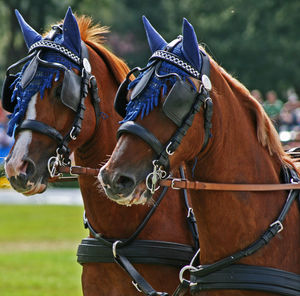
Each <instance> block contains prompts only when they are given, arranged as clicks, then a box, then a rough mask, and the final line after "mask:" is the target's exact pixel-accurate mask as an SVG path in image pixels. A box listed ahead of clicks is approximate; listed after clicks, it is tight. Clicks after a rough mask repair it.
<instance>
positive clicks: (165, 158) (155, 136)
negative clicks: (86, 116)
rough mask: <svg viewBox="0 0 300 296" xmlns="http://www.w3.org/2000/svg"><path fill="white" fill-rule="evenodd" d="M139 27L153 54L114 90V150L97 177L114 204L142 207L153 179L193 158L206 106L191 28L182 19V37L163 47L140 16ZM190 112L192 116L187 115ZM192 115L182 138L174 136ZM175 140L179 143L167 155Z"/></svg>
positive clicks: (205, 84) (200, 56)
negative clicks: (116, 123)
mask: <svg viewBox="0 0 300 296" xmlns="http://www.w3.org/2000/svg"><path fill="white" fill-rule="evenodd" d="M144 24H145V29H146V33H147V37H148V41H149V45H150V48H151V50H152V52H153V55H152V57H151V58H150V60H149V63H148V65H147V67H145V68H144V69H141V74H140V75H139V76H138V77H137V79H135V80H134V81H130V80H129V76H130V73H129V74H128V76H127V79H126V80H125V81H124V82H123V85H122V86H121V87H120V88H119V91H118V94H117V96H116V109H117V111H118V112H119V113H120V114H121V115H123V117H124V119H123V121H122V123H123V124H122V125H121V127H120V129H119V131H118V137H119V141H118V143H117V146H116V148H115V150H114V152H113V154H112V156H111V158H110V160H109V162H108V163H107V164H106V165H105V166H104V167H103V168H102V169H101V173H100V175H99V176H100V181H101V183H102V185H103V187H104V189H105V191H106V193H107V195H108V196H109V197H110V198H111V199H114V200H115V201H117V202H119V203H144V202H145V201H146V200H147V199H148V198H149V196H151V194H153V192H154V190H156V188H157V184H153V183H155V181H154V179H155V178H158V179H160V178H162V177H166V176H167V175H168V174H169V173H170V168H177V167H178V166H179V165H180V164H181V163H182V162H184V161H187V160H190V159H192V158H193V157H195V155H197V154H198V153H199V152H200V151H201V147H202V146H203V145H205V146H206V145H207V143H206V142H207V141H208V138H207V135H208V134H209V133H210V128H209V127H207V128H206V129H205V128H204V118H205V116H203V113H204V112H203V108H202V109H201V108H200V107H201V106H202V107H206V106H208V102H207V101H208V99H209V94H208V89H210V81H209V78H208V76H209V59H208V56H207V54H206V53H205V52H204V51H200V50H199V48H198V45H197V40H196V35H195V32H194V30H193V28H192V26H191V25H190V24H189V23H188V22H187V21H186V20H184V22H183V36H180V37H179V38H177V39H175V40H174V41H172V42H171V43H169V44H167V43H166V42H165V41H164V39H163V38H162V37H161V36H160V35H159V34H158V33H157V32H156V31H155V30H154V28H153V27H152V26H151V25H150V23H149V22H148V21H147V20H146V18H144ZM206 88H207V89H206ZM127 89H128V90H129V91H126V90H127ZM128 100H129V103H128V105H127V107H126V110H125V109H124V105H125V104H126V103H127V101H128ZM195 108H196V109H197V110H198V111H199V112H198V114H196V116H195V114H194V113H195V112H194V113H193V114H192V115H191V114H190V113H191V112H193V110H196V109H195ZM209 111H210V110H209ZM194 116H195V118H194V124H193V125H192V126H191V128H189V129H188V131H187V134H186V135H185V136H184V137H183V139H182V137H181V135H177V136H176V131H177V130H178V129H179V128H180V127H181V126H182V125H183V124H184V123H185V121H186V120H188V118H190V117H194ZM190 119H191V118H190ZM190 119H189V120H190ZM199 125H200V126H202V129H199V128H197V126H199ZM182 133H184V131H183V130H182ZM174 136H176V137H175V138H174ZM181 139H182V141H181ZM195 139H197V140H196V141H195ZM176 141H180V142H181V144H180V146H179V148H178V151H177V150H176V153H174V154H173V152H174V150H175V149H176V148H177V147H176V148H175V146H176V145H177V144H179V143H176ZM204 142H205V144H204ZM200 144H201V145H200ZM202 149H204V148H202ZM150 187H153V189H152V190H151V189H150Z"/></svg>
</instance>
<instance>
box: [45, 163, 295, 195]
mask: <svg viewBox="0 0 300 296" xmlns="http://www.w3.org/2000/svg"><path fill="white" fill-rule="evenodd" d="M59 172H60V173H69V174H70V173H71V174H76V175H90V176H97V175H98V173H99V169H94V168H89V167H80V166H72V167H60V168H59ZM58 179H59V178H52V179H49V182H55V181H57V180H58ZM160 185H161V186H167V187H172V188H173V189H191V190H215V191H281V190H291V189H300V184H299V183H289V184H225V183H208V182H199V181H189V180H183V179H165V180H161V181H160Z"/></svg>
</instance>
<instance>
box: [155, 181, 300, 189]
mask: <svg viewBox="0 0 300 296" xmlns="http://www.w3.org/2000/svg"><path fill="white" fill-rule="evenodd" d="M160 185H161V186H168V187H172V188H173V189H183V188H185V189H192V190H216V191H280V190H291V189H300V183H290V184H223V183H207V182H199V181H189V180H181V179H165V180H161V181H160Z"/></svg>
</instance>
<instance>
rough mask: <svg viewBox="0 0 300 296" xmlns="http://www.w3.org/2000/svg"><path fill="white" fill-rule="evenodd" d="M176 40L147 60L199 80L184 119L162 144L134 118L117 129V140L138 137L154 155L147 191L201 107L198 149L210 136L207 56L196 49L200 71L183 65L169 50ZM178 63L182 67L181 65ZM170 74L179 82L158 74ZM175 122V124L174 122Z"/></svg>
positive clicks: (165, 172)
mask: <svg viewBox="0 0 300 296" xmlns="http://www.w3.org/2000/svg"><path fill="white" fill-rule="evenodd" d="M180 41H181V39H180V37H179V38H178V39H176V40H175V41H172V42H171V43H170V44H169V45H168V46H167V49H166V50H159V51H157V52H155V53H154V54H153V55H152V57H151V58H150V60H149V61H150V62H151V61H154V63H153V65H152V67H159V64H158V65H156V64H155V61H160V60H162V61H166V62H169V63H173V64H175V65H176V66H178V67H179V68H183V69H184V70H185V71H187V72H188V73H189V74H190V75H191V76H193V77H195V78H197V79H200V81H201V85H200V89H199V92H198V93H197V94H196V95H195V99H194V101H193V102H191V103H192V104H191V106H190V110H189V112H188V113H187V114H186V115H185V116H184V118H181V120H179V123H180V125H179V126H178V128H177V130H176V132H175V133H174V134H173V135H172V137H171V138H170V140H169V141H168V142H167V144H165V145H164V144H162V143H161V142H160V141H159V140H158V139H157V137H156V136H155V135H154V134H153V133H152V132H150V131H149V130H147V129H146V128H145V127H143V126H142V125H140V124H138V123H136V122H135V121H126V122H124V123H123V124H122V125H121V126H120V128H119V129H118V132H117V138H118V139H119V138H120V136H121V135H122V134H124V133H129V134H133V135H135V136H137V137H139V138H141V139H142V140H143V141H144V142H146V143H147V144H148V145H149V146H150V147H151V148H152V150H153V151H154V152H155V154H156V155H157V158H156V159H155V160H153V162H152V163H153V171H152V172H151V173H150V174H149V175H148V176H147V178H146V186H147V189H148V191H149V192H150V194H153V193H154V192H155V191H156V190H157V189H158V188H159V185H158V184H159V181H160V180H162V179H164V178H166V177H167V176H168V174H169V171H170V162H169V156H170V155H172V154H173V153H174V152H175V150H176V149H177V148H178V146H179V145H180V143H181V141H182V139H183V137H184V136H185V134H186V133H187V131H188V129H189V128H190V126H191V125H192V122H193V119H194V116H195V114H196V113H198V112H199V111H200V109H201V108H203V109H204V131H205V132H204V135H205V136H204V142H203V145H202V148H201V151H203V150H204V149H205V147H206V146H207V144H208V141H209V138H210V137H211V127H212V124H211V119H212V112H213V103H212V100H211V98H210V96H209V91H210V90H211V82H210V80H209V69H210V64H209V58H208V56H207V55H206V54H205V53H204V52H202V51H200V55H201V57H202V68H201V70H200V72H198V71H197V70H195V69H194V68H193V66H191V65H189V64H187V63H186V62H185V61H183V60H182V59H181V58H179V57H178V56H176V55H174V54H172V53H171V52H170V51H171V50H172V49H173V47H174V46H176V44H178V42H180ZM174 61H175V62H174ZM182 65H185V66H184V67H182ZM147 68H149V67H147ZM190 69H192V70H190ZM155 74H156V70H155ZM156 75H158V74H156ZM172 75H174V76H176V77H177V78H178V79H179V83H180V82H181V81H182V80H181V78H180V77H179V75H178V74H177V73H170V74H167V75H164V76H161V77H166V76H172ZM180 88H182V87H181V86H180V85H179V87H178V89H179V90H180ZM117 97H118V95H117ZM117 97H116V98H117ZM170 103H172V102H170ZM174 121H175V120H174ZM175 122H176V123H177V121H175ZM177 124H178V123H177Z"/></svg>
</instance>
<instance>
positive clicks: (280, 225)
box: [270, 220, 283, 233]
mask: <svg viewBox="0 0 300 296" xmlns="http://www.w3.org/2000/svg"><path fill="white" fill-rule="evenodd" d="M276 224H278V225H279V227H280V228H279V230H278V231H277V233H279V232H280V231H282V230H283V225H282V223H281V222H280V221H279V220H276V221H275V222H273V223H272V224H271V225H270V227H272V226H274V225H276Z"/></svg>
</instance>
